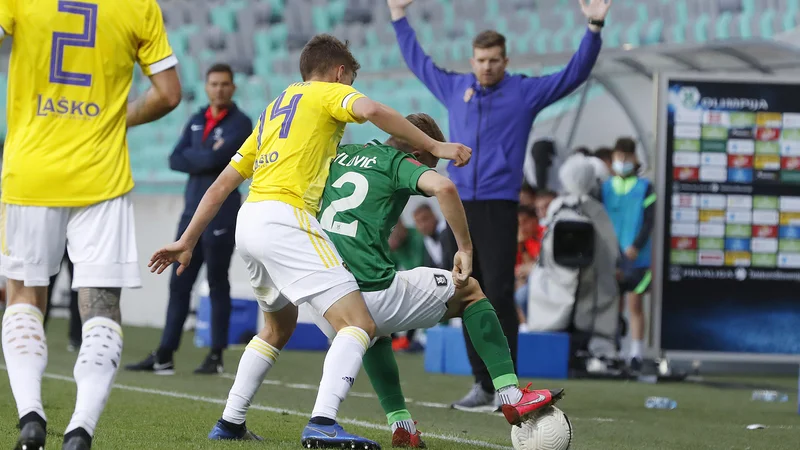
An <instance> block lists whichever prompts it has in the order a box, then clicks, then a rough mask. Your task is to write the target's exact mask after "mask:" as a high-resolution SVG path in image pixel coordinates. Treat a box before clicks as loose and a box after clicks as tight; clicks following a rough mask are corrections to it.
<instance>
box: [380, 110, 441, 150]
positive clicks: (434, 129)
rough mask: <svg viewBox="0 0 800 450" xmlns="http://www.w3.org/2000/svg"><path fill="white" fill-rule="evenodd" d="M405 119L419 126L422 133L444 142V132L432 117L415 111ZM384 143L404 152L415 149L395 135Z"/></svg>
mask: <svg viewBox="0 0 800 450" xmlns="http://www.w3.org/2000/svg"><path fill="white" fill-rule="evenodd" d="M406 120H408V121H409V122H411V124H412V125H414V126H415V127H417V128H419V129H420V130H421V131H422V132H423V133H425V134H427V135H428V136H430V137H431V139H433V140H434V141H439V142H445V139H444V133H442V129H441V128H439V125H438V124H437V123H436V121H435V120H433V117H431V116H429V115H427V114H425V113H416V114H409V115H407V116H406ZM386 145H391V146H392V147H394V148H396V149H398V150H400V151H401V152H404V153H411V152H413V151H414V150H415V149H414V147H413V146H412V145H411V144H409V143H408V142H406V141H404V140H402V139H398V138H395V137H391V138H389V140H388V141H386Z"/></svg>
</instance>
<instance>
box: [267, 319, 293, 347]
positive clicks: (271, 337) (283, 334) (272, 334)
mask: <svg viewBox="0 0 800 450" xmlns="http://www.w3.org/2000/svg"><path fill="white" fill-rule="evenodd" d="M296 325H297V324H296V323H295V324H291V323H289V324H279V323H269V324H264V328H262V329H261V331H260V332H259V333H258V337H259V338H261V339H262V340H263V341H264V342H266V343H268V344H269V345H271V346H273V347H275V348H277V349H278V350H281V349H283V347H285V346H286V343H287V342H289V339H290V338H291V337H292V334H293V333H294V329H295V326H296Z"/></svg>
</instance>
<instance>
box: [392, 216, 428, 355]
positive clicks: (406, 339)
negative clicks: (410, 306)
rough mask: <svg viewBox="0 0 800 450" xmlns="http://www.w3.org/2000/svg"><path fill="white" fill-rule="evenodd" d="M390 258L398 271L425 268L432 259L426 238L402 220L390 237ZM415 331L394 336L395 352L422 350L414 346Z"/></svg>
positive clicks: (393, 345)
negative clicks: (426, 247) (427, 249)
mask: <svg viewBox="0 0 800 450" xmlns="http://www.w3.org/2000/svg"><path fill="white" fill-rule="evenodd" d="M389 251H390V253H389V256H390V257H391V258H392V261H394V265H395V267H396V268H397V270H411V269H416V268H417V267H423V266H425V265H426V264H427V261H428V260H429V259H430V258H429V256H428V255H427V252H426V250H425V236H423V235H422V234H421V233H420V232H419V231H417V230H416V229H414V228H406V226H405V225H404V224H403V221H402V220H398V221H397V225H395V227H394V229H393V230H392V234H390V235H389ZM415 334H416V333H415V330H409V331H406V332H405V333H393V334H392V349H393V350H394V351H396V352H397V351H417V350H422V347H421V346H420V345H419V344H416V345H414V344H415V343H414V335H415Z"/></svg>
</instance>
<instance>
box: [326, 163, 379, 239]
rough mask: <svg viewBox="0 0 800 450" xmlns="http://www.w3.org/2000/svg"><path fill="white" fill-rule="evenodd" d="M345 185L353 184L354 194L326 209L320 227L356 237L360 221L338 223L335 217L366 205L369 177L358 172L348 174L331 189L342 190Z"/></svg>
mask: <svg viewBox="0 0 800 450" xmlns="http://www.w3.org/2000/svg"><path fill="white" fill-rule="evenodd" d="M345 184H352V185H353V186H355V189H354V190H353V193H352V194H350V195H348V196H347V197H344V198H340V199H337V200H334V201H332V202H331V204H330V205H328V207H327V208H325V211H323V212H322V216H321V217H320V225H322V228H323V229H324V230H325V231H330V232H331V233H336V234H341V235H344V236H350V237H356V233H357V232H358V220H354V221H352V222H350V223H344V222H337V221H336V220H334V217H335V216H336V213H337V212H344V211H349V210H351V209H355V208H358V207H359V206H361V204H362V203H364V199H366V198H367V192H369V181H367V177H365V176H364V175H361V174H360V173H358V172H347V173H346V174H344V175H342V176H341V177H339V179H338V180H336V181H334V182H333V183H331V187H334V188H336V189H341V188H342V186H344V185H345Z"/></svg>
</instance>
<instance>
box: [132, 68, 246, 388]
mask: <svg viewBox="0 0 800 450" xmlns="http://www.w3.org/2000/svg"><path fill="white" fill-rule="evenodd" d="M235 90H236V86H235V85H234V83H233V71H232V70H231V68H230V67H229V66H228V65H226V64H216V65H214V66H212V67H211V68H210V69H209V70H208V72H207V74H206V94H207V95H208V99H209V105H208V106H206V107H203V108H202V109H201V110H200V111H198V112H197V113H196V114H195V115H194V116H192V118H191V119H190V120H189V123H188V124H186V127H185V128H184V130H183V135H182V136H181V139H180V141H178V144H177V145H176V146H175V149H174V150H173V151H172V154H171V155H170V157H169V167H170V168H171V169H172V170H176V171H178V172H184V173H188V174H189V181H188V182H187V184H186V192H185V206H184V210H183V215H182V216H181V221H180V224H179V225H178V237H180V236H181V235H182V234H183V232H184V230H185V229H186V227H187V226H188V225H189V221H190V220H191V219H192V215H193V214H194V212H195V209H197V205H198V204H199V203H200V199H202V198H203V195H204V194H205V192H206V190H207V189H208V188H209V187H210V186H211V184H212V183H213V182H214V180H216V178H217V176H218V175H219V174H220V172H222V170H223V169H224V168H225V167H226V166H227V165H228V162H229V161H230V159H231V158H232V157H233V155H234V154H235V153H236V151H237V150H238V149H239V147H241V146H242V144H243V143H244V141H245V140H246V139H247V137H248V136H249V135H250V133H251V132H252V131H253V123H252V122H251V120H250V118H248V117H247V116H246V115H245V114H244V113H243V112H242V111H240V110H239V108H237V107H236V105H235V104H234V103H233V101H232V98H233V93H234V91H235ZM240 205H241V195H240V194H239V191H238V190H235V191H233V192H232V193H231V195H230V196H229V197H228V199H227V200H226V201H225V203H224V204H223V205H222V208H221V209H220V212H219V214H217V215H216V217H214V220H212V222H211V224H210V225H209V226H208V229H207V230H206V232H205V234H203V237H202V238H201V241H200V245H198V246H197V247H196V249H195V253H194V255H193V257H192V262H191V264H190V265H189V267H188V268H187V269H186V270H185V271H184V272H183V274H182V275H181V276H180V277H179V276H177V275H176V274H175V272H174V270H173V272H172V277H171V278H170V282H169V306H168V308H167V321H166V324H165V325H164V333H163V335H162V336H161V345H160V346H159V348H158V350H156V351H155V352H153V353H152V354H151V355H149V356H148V357H147V358H145V359H144V360H143V361H141V362H140V363H138V364H132V365H129V366H127V367H126V369H128V370H138V371H149V372H156V373H159V374H171V373H174V371H175V364H174V362H173V353H174V352H175V351H177V350H178V346H179V345H180V341H181V334H182V333H183V324H184V322H186V317H187V315H188V314H189V304H190V301H191V293H192V287H193V286H194V282H195V280H197V275H198V273H199V272H200V267H201V266H202V265H203V263H204V262H205V264H206V272H207V278H208V288H209V297H210V298H211V311H212V312H211V351H210V353H209V354H208V356H207V357H206V359H205V361H203V363H202V364H201V365H200V367H198V368H197V369H196V370H195V373H201V374H215V373H221V372H222V369H223V367H222V351H223V349H225V347H227V345H228V325H229V323H230V315H231V295H230V287H231V286H230V283H229V282H228V268H229V267H230V264H231V256H232V255H233V249H234V247H235V239H234V230H235V229H236V215H237V213H238V212H239V206H240Z"/></svg>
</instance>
